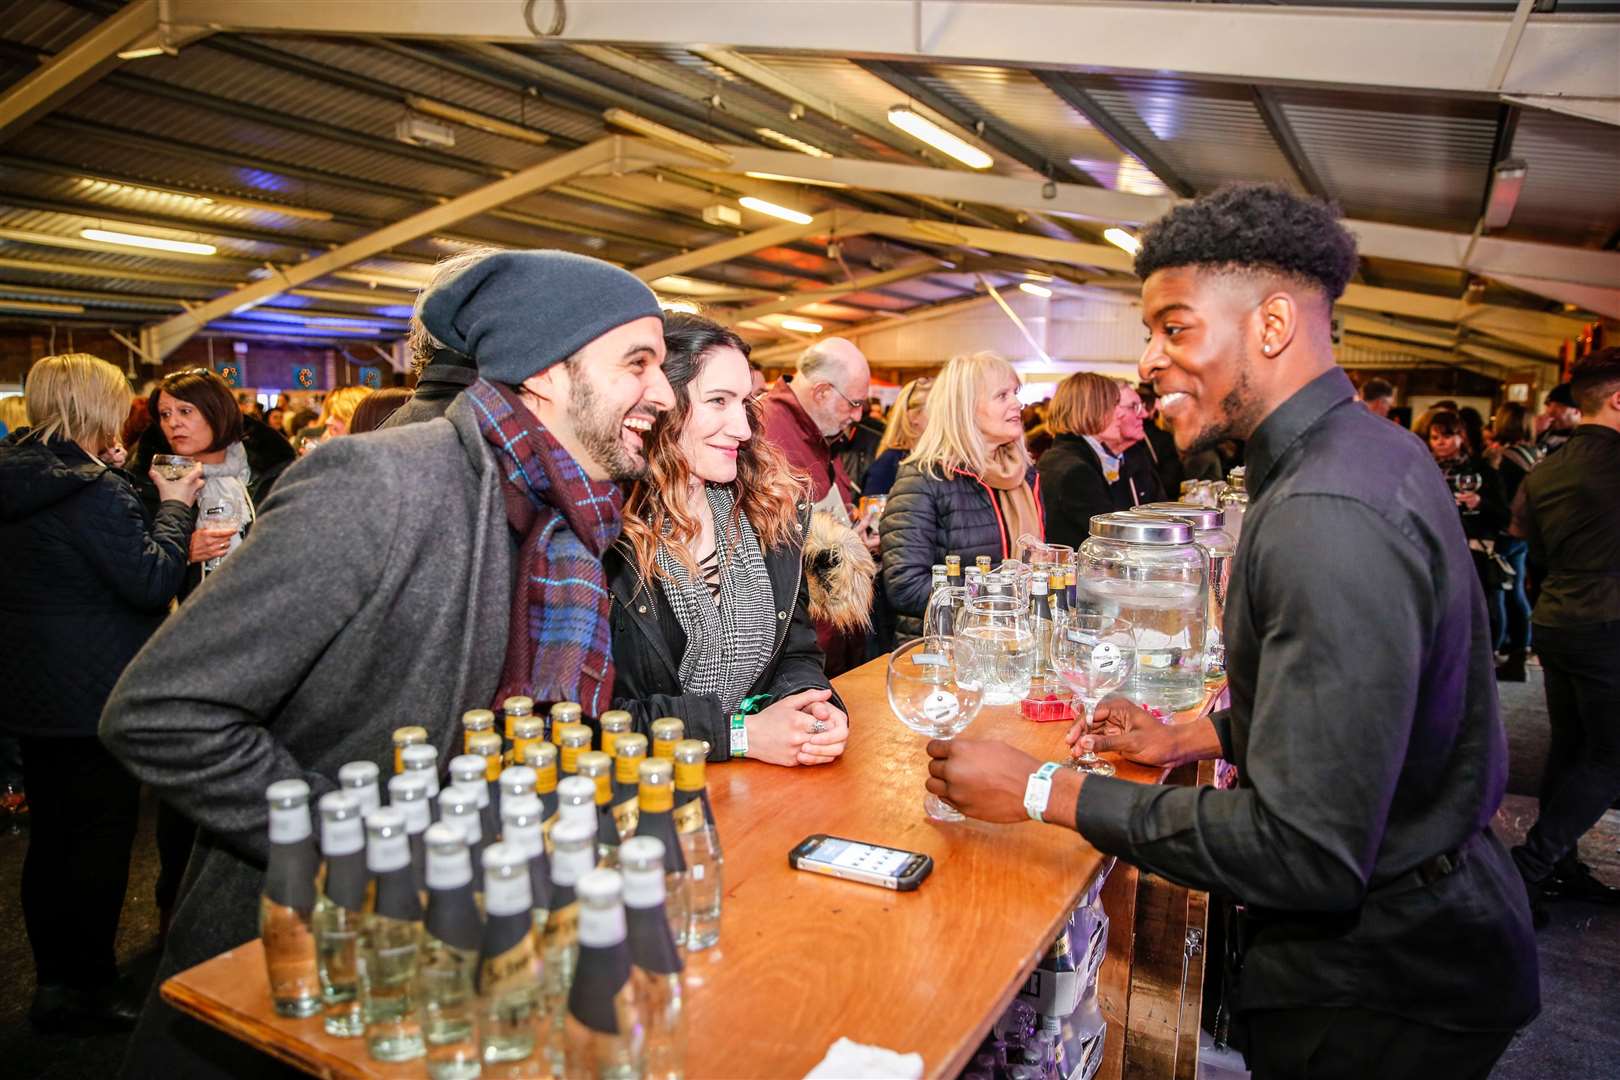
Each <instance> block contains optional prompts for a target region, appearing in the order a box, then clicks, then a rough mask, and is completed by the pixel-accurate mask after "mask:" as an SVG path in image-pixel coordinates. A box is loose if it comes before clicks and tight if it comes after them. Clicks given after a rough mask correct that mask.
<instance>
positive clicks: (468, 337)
mask: <svg viewBox="0 0 1620 1080" xmlns="http://www.w3.org/2000/svg"><path fill="white" fill-rule="evenodd" d="M421 311H422V325H423V326H425V327H426V328H427V331H428V333H430V334H432V335H433V336H434V337H435V338H436V339H438V341H439V342H440V343H441V344H443V345H445V346H448V347H449V348H452V349H454V350H456V351H457V352H459V353H462V354H464V355H466V356H469V357H471V358H472V360H473V362H474V364H476V365H477V367H478V374H480V375H482V376H483V377H484V378H486V379H489V380H491V381H493V382H503V383H507V384H508V385H511V386H516V385H517V384H518V383H521V382H522V381H523V380H524V379H527V378H528V377H529V376H530V375H533V374H535V373H536V372H540V371H544V370H545V369H546V368H548V367H550V366H551V365H553V364H556V363H560V362H561V361H563V360H566V359H568V358H569V357H570V356H572V355H574V353H576V352H578V351H579V350H580V349H581V348H583V347H584V346H585V345H588V344H590V343H591V342H592V341H595V340H596V339H597V338H599V337H601V336H602V335H603V334H605V333H607V332H608V331H609V330H612V329H615V328H616V327H620V326H623V325H624V324H625V323H627V322H631V321H633V320H635V319H640V318H643V317H646V316H649V315H650V316H652V317H653V318H658V317H660V316H661V315H662V312H661V311H660V310H659V307H658V298H657V297H656V296H654V295H653V292H652V290H651V289H649V288H647V286H646V285H645V284H643V283H642V282H641V281H640V280H639V279H638V278H636V276H635V275H634V274H631V273H629V272H628V271H626V270H621V269H619V268H618V267H617V266H614V265H612V264H611V263H605V262H603V261H602V260H601V259H593V258H591V257H590V256H588V255H575V254H573V253H571V252H567V251H503V252H501V253H500V254H497V255H491V256H489V257H488V258H486V259H481V260H479V261H478V262H476V263H473V264H472V265H471V266H469V267H468V268H467V269H465V270H463V271H462V272H461V273H459V274H457V275H455V276H454V277H452V278H450V279H448V280H446V281H441V282H439V283H438V284H437V285H436V286H435V287H434V288H433V291H431V292H429V293H428V294H427V295H426V296H425V297H423V299H422V308H421Z"/></svg>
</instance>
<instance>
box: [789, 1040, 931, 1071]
mask: <svg viewBox="0 0 1620 1080" xmlns="http://www.w3.org/2000/svg"><path fill="white" fill-rule="evenodd" d="M922 1074H923V1059H922V1055H921V1054H901V1053H898V1052H896V1051H894V1050H886V1049H884V1048H883V1047H881V1046H867V1045H865V1044H864V1043H858V1042H855V1041H854V1040H852V1039H839V1040H838V1041H837V1042H835V1043H833V1044H832V1046H831V1047H829V1048H828V1050H827V1056H826V1057H824V1058H822V1059H821V1062H820V1064H818V1065H817V1066H816V1067H815V1068H813V1069H811V1070H810V1071H809V1072H808V1073H806V1074H805V1080H917V1078H918V1077H920V1076H922Z"/></svg>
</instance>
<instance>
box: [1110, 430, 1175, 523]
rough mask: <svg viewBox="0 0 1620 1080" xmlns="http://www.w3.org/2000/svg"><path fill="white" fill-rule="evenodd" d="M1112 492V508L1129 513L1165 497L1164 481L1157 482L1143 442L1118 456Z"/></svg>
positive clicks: (1149, 452)
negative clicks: (1117, 473) (1115, 478)
mask: <svg viewBox="0 0 1620 1080" xmlns="http://www.w3.org/2000/svg"><path fill="white" fill-rule="evenodd" d="M1088 449H1089V448H1088ZM1113 493H1114V506H1115V508H1116V509H1119V510H1129V509H1130V508H1131V507H1133V506H1141V505H1142V504H1143V503H1150V502H1163V501H1164V500H1165V499H1166V498H1168V497H1169V496H1168V495H1166V493H1165V487H1164V481H1162V480H1160V479H1159V470H1158V469H1157V468H1156V467H1155V465H1154V463H1153V451H1152V450H1149V449H1148V444H1147V440H1146V439H1142V440H1140V441H1139V442H1135V443H1132V444H1131V445H1130V446H1128V447H1127V448H1126V449H1125V453H1123V454H1121V455H1120V458H1119V479H1118V480H1116V481H1114V483H1113ZM1176 494H1177V495H1180V494H1181V486H1180V485H1179V484H1178V485H1176Z"/></svg>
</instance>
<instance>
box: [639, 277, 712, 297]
mask: <svg viewBox="0 0 1620 1080" xmlns="http://www.w3.org/2000/svg"><path fill="white" fill-rule="evenodd" d="M650 284H651V285H652V287H653V290H654V291H655V292H661V293H666V292H673V293H686V294H687V295H689V296H718V295H719V294H720V293H725V292H731V291H732V288H731V286H729V285H720V284H717V283H715V282H713V281H702V280H700V279H698V278H689V277H684V276H682V275H680V274H666V275H664V276H663V277H661V278H658V279H657V280H655V281H652V282H650Z"/></svg>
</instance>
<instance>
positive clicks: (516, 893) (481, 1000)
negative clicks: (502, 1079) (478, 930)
mask: <svg viewBox="0 0 1620 1080" xmlns="http://www.w3.org/2000/svg"><path fill="white" fill-rule="evenodd" d="M532 906H533V897H532V896H531V895H530V893H529V868H528V860H527V859H525V858H524V856H523V852H522V851H521V850H519V849H518V848H517V846H516V845H513V844H492V845H491V846H490V847H489V849H488V850H486V851H485V852H484V916H485V918H484V936H483V940H482V941H481V943H480V945H479V950H478V1005H479V1008H478V1045H479V1052H480V1056H481V1057H482V1058H483V1060H484V1064H486V1065H498V1064H506V1063H511V1062H518V1061H525V1060H527V1059H528V1058H531V1057H533V1056H534V1055H535V1052H536V1051H537V1049H539V1047H540V1043H539V1034H540V1024H541V1022H542V1020H543V1018H544V1013H543V1012H542V1011H541V991H540V979H541V971H542V967H541V960H540V949H539V945H538V943H537V942H536V941H535V939H534V916H533V914H531V908H532Z"/></svg>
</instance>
